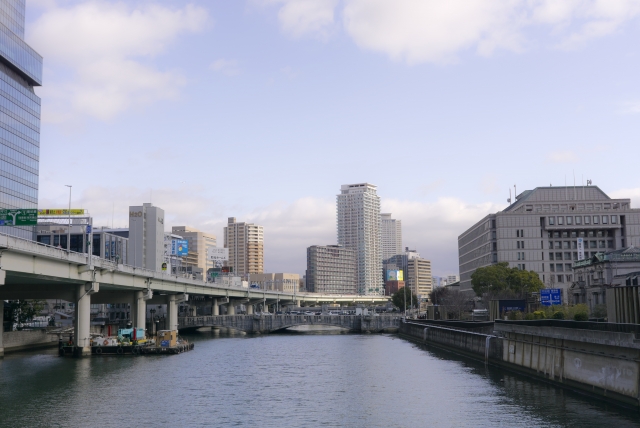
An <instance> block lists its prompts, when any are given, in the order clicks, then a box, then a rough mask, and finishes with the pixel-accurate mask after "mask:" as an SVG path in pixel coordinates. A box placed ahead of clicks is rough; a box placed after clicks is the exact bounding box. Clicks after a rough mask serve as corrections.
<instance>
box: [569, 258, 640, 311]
mask: <svg viewBox="0 0 640 428" xmlns="http://www.w3.org/2000/svg"><path fill="white" fill-rule="evenodd" d="M572 272H573V282H572V283H571V285H570V287H569V290H568V296H567V297H568V303H570V304H578V303H584V304H586V305H588V306H589V308H590V309H592V310H593V308H594V307H595V306H596V305H606V304H607V289H608V288H611V287H620V286H635V285H638V277H639V276H640V248H636V247H633V246H631V247H628V248H624V249H620V250H613V251H605V252H601V253H600V252H599V253H597V254H594V255H593V256H590V257H588V258H585V259H584V260H578V261H575V262H573V265H572Z"/></svg>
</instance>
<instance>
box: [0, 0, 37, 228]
mask: <svg viewBox="0 0 640 428" xmlns="http://www.w3.org/2000/svg"><path fill="white" fill-rule="evenodd" d="M24 25H25V0H4V1H2V2H0V59H1V61H0V95H1V98H0V99H1V100H2V103H1V105H2V111H0V116H1V118H0V152H1V153H2V160H0V208H23V209H35V208H37V207H38V174H39V165H40V161H39V156H40V98H39V97H37V96H36V94H35V92H34V90H33V87H34V86H40V85H41V84H42V57H41V56H40V55H38V53H37V52H36V51H34V50H33V49H32V48H31V47H29V45H27V44H26V43H25V42H24ZM0 231H2V232H3V233H9V234H12V235H15V236H20V237H23V238H27V239H35V233H34V228H33V227H0Z"/></svg>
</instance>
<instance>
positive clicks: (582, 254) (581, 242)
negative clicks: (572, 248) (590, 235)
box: [578, 238, 584, 260]
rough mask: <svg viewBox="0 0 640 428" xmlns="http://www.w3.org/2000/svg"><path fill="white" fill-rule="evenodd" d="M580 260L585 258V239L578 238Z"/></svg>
mask: <svg viewBox="0 0 640 428" xmlns="http://www.w3.org/2000/svg"><path fill="white" fill-rule="evenodd" d="M578 260H584V239H583V238H578Z"/></svg>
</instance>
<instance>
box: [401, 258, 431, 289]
mask: <svg viewBox="0 0 640 428" xmlns="http://www.w3.org/2000/svg"><path fill="white" fill-rule="evenodd" d="M404 282H405V285H406V286H407V287H409V288H410V289H411V291H413V293H414V294H415V295H417V296H418V297H420V298H426V297H427V296H429V293H430V292H431V289H432V283H431V261H429V260H427V259H423V258H421V257H414V258H412V259H409V260H407V271H406V273H405V277H404Z"/></svg>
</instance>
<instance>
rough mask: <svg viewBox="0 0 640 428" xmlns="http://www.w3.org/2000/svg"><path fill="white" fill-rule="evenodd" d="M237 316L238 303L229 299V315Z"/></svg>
mask: <svg viewBox="0 0 640 428" xmlns="http://www.w3.org/2000/svg"><path fill="white" fill-rule="evenodd" d="M235 314H236V302H234V301H233V300H231V299H229V303H228V304H227V315H235Z"/></svg>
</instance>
